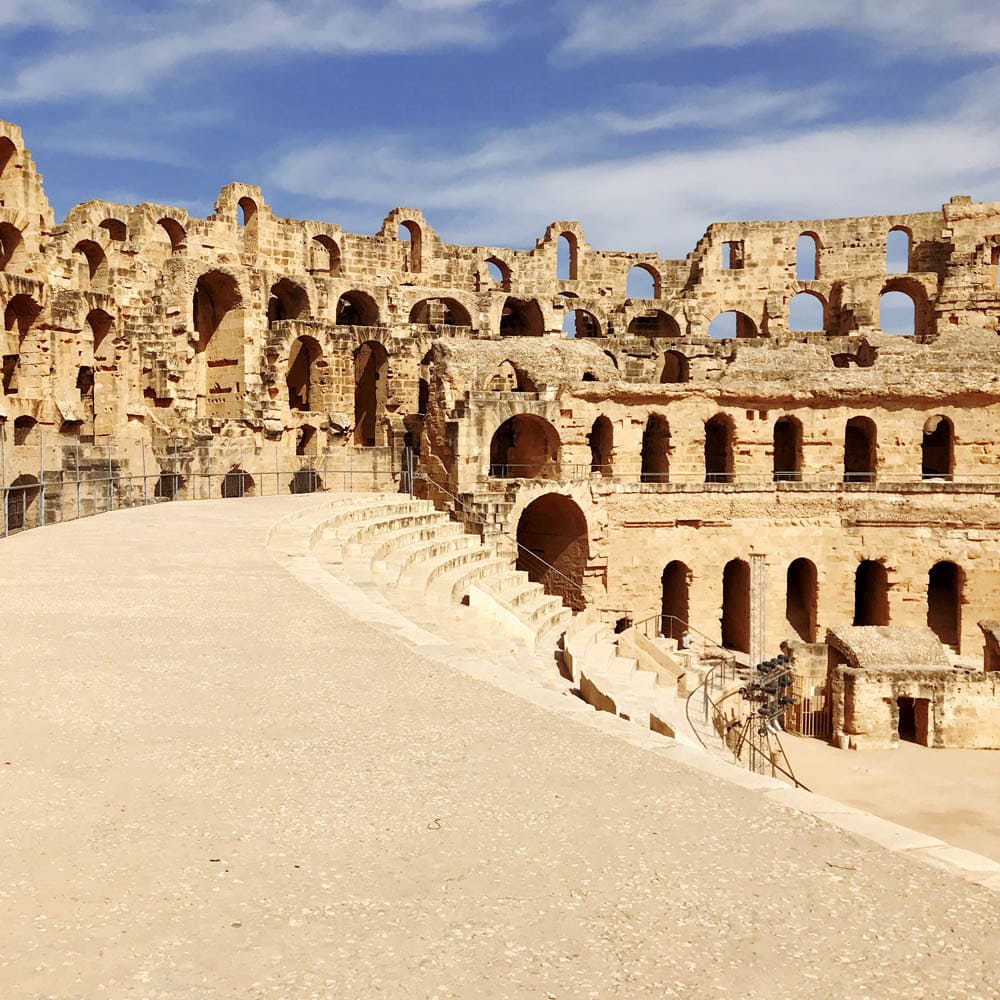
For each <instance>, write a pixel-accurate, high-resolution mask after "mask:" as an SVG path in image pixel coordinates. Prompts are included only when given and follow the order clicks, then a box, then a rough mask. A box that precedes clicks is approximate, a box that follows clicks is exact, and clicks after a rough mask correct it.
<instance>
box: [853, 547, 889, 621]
mask: <svg viewBox="0 0 1000 1000" xmlns="http://www.w3.org/2000/svg"><path fill="white" fill-rule="evenodd" d="M852 624H854V625H888V624H889V574H888V573H887V572H886V568H885V566H883V565H882V563H880V562H875V561H874V560H873V559H866V560H865V561H864V562H862V563H860V564H859V565H858V569H857V572H856V573H855V574H854V621H853V623H852Z"/></svg>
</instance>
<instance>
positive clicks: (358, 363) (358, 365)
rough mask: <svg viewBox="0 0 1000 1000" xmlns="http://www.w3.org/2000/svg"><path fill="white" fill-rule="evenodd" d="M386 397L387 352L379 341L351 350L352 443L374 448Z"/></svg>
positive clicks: (387, 392) (386, 400)
mask: <svg viewBox="0 0 1000 1000" xmlns="http://www.w3.org/2000/svg"><path fill="white" fill-rule="evenodd" d="M388 400H389V355H388V353H387V351H386V349H385V348H384V347H383V346H382V345H381V344H380V343H378V341H374V340H369V341H367V342H366V343H364V344H362V345H361V346H360V347H359V348H358V349H357V350H356V351H355V352H354V443H355V444H359V445H362V446H363V447H366V448H374V447H375V446H376V445H378V444H383V443H384V441H380V440H379V436H380V434H379V432H380V429H381V428H380V422H381V419H382V415H383V414H384V413H385V404H386V403H387V402H388Z"/></svg>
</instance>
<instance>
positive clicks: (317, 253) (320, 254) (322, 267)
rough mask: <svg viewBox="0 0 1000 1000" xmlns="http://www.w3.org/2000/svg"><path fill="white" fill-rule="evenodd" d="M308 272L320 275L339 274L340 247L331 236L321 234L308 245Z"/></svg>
mask: <svg viewBox="0 0 1000 1000" xmlns="http://www.w3.org/2000/svg"><path fill="white" fill-rule="evenodd" d="M309 250H310V258H309V264H310V267H309V270H310V271H314V272H316V273H320V274H340V247H339V246H338V245H337V241H336V240H335V239H333V237H332V236H326V235H325V234H323V233H321V234H320V235H319V236H314V237H313V238H312V241H311V243H310V244H309Z"/></svg>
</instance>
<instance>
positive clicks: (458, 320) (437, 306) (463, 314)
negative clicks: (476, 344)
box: [410, 299, 472, 327]
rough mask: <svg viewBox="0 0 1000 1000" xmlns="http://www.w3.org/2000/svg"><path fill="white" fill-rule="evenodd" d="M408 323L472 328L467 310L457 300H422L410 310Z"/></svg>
mask: <svg viewBox="0 0 1000 1000" xmlns="http://www.w3.org/2000/svg"><path fill="white" fill-rule="evenodd" d="M410 322H411V323H418V324H420V325H421V326H465V327H471V326H472V317H471V316H470V315H469V310H468V309H466V308H465V306H463V305H462V303H461V302H459V301H458V300H457V299H422V300H421V301H420V302H418V303H417V304H416V305H415V306H414V307H413V308H412V309H411V310H410Z"/></svg>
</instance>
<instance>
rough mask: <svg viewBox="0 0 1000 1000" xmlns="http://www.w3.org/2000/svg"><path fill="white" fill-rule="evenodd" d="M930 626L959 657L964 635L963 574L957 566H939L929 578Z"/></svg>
mask: <svg viewBox="0 0 1000 1000" xmlns="http://www.w3.org/2000/svg"><path fill="white" fill-rule="evenodd" d="M927 626H928V628H930V629H931V630H933V632H934V633H935V634H936V635H937V637H938V638H939V639H940V640H941V641H942V642H943V643H944V644H945V645H946V646H951V648H952V649H953V650H955V652H956V653H959V652H961V649H960V648H959V646H960V643H961V635H962V571H961V569H959V567H958V566H956V565H955V563H953V562H939V563H937V564H935V565H934V566H932V567H931V571H930V573H929V574H928V578H927Z"/></svg>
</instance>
